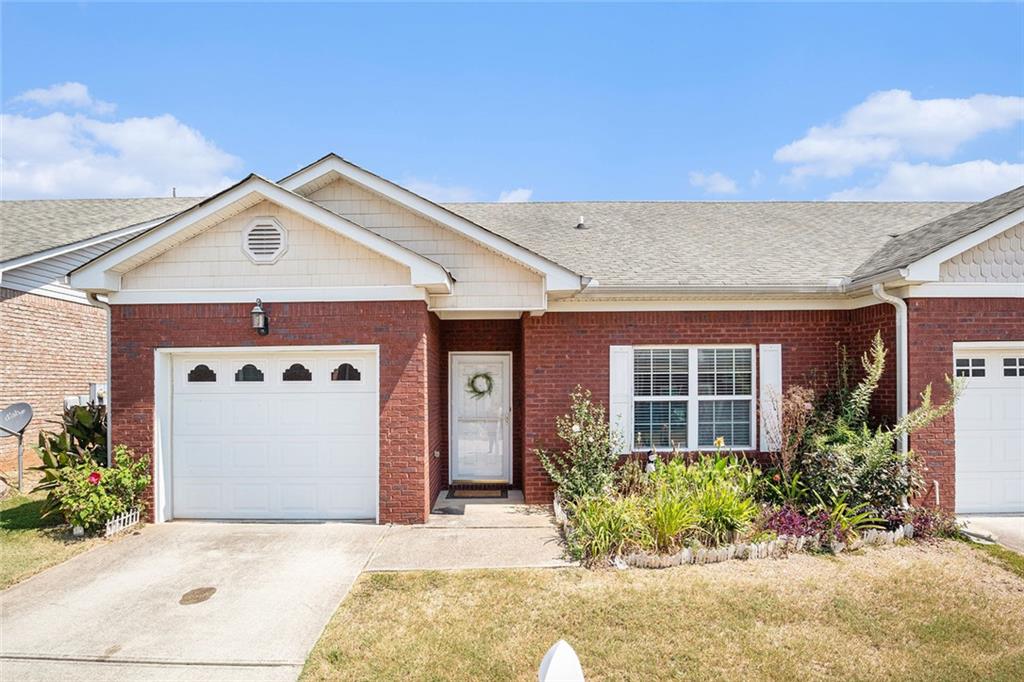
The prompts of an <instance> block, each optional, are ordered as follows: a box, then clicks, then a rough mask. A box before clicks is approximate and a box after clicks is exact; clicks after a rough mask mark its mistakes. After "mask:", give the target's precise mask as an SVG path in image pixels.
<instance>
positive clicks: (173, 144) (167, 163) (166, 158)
mask: <svg viewBox="0 0 1024 682" xmlns="http://www.w3.org/2000/svg"><path fill="white" fill-rule="evenodd" d="M0 149H2V150H3V157H2V159H0V161H2V164H0V165H2V167H0V183H2V185H3V188H4V198H34V197H62V198H73V197H133V196H170V194H171V188H172V187H176V188H177V191H178V195H179V196H206V195H209V194H212V193H213V192H216V191H218V190H220V189H223V188H224V187H227V186H228V185H230V184H232V183H233V182H234V181H235V180H234V179H233V178H232V176H231V172H232V171H234V170H236V169H237V168H238V166H239V165H240V161H239V159H238V158H236V157H235V156H232V155H231V154H228V153H227V152H225V151H223V150H221V149H220V148H219V147H217V145H215V144H214V143H213V142H211V141H210V140H208V139H206V138H205V137H203V135H202V134H201V133H200V132H199V131H198V130H196V129H194V128H191V127H189V126H187V125H185V124H184V123H182V122H181V121H179V120H178V119H176V118H175V117H174V116H171V115H170V114H163V115H161V116H154V117H137V118H127V119H123V120H119V121H116V120H115V121H101V120H98V119H95V118H92V117H89V116H87V115H85V114H71V115H69V114H65V113H61V112H54V113H50V114H47V115H45V116H40V117H32V116H23V115H18V114H3V115H0Z"/></svg>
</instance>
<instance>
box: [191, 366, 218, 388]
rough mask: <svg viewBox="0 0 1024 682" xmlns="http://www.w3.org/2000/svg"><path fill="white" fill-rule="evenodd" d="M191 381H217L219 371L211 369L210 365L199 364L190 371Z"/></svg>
mask: <svg viewBox="0 0 1024 682" xmlns="http://www.w3.org/2000/svg"><path fill="white" fill-rule="evenodd" d="M188 381H189V383H193V384H195V383H212V382H215V381H217V373H216V372H214V371H213V370H212V369H210V367H209V365H203V364H199V365H196V366H195V367H193V368H192V369H191V370H190V371H189V373H188Z"/></svg>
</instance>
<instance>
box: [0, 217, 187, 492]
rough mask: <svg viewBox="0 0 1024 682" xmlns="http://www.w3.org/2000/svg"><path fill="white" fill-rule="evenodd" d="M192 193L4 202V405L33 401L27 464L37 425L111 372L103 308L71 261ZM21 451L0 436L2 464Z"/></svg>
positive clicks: (0, 318) (0, 388)
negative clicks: (71, 275) (75, 277)
mask: <svg viewBox="0 0 1024 682" xmlns="http://www.w3.org/2000/svg"><path fill="white" fill-rule="evenodd" d="M196 201H198V199H174V198H171V199H118V200H105V199H104V200H84V201H3V202H0V409H3V408H4V407H6V406H7V405H10V404H11V403H15V402H27V403H29V404H30V405H31V406H32V411H33V413H34V414H35V417H34V419H33V421H32V423H31V424H30V425H29V428H28V430H27V431H26V432H25V446H26V447H25V459H26V465H27V466H28V465H33V464H36V463H37V461H38V460H37V458H36V457H35V455H34V454H33V452H32V449H31V447H30V446H31V445H33V444H35V442H36V437H37V433H38V431H39V429H40V428H54V426H53V425H52V424H48V423H47V422H48V421H52V420H54V419H56V418H58V416H59V415H60V412H61V410H62V409H63V407H64V404H65V402H66V401H78V400H80V399H81V398H80V397H81V396H86V397H88V396H90V395H93V394H96V393H97V392H99V393H102V390H103V387H104V386H105V385H106V381H107V369H106V367H107V320H106V313H105V312H104V311H103V310H100V309H98V308H96V307H94V306H92V305H90V304H89V301H88V300H87V298H86V295H85V294H84V293H82V292H81V291H76V290H74V289H72V288H71V287H70V286H68V284H67V282H66V281H65V280H66V279H67V273H68V271H69V270H71V269H72V268H75V267H78V266H79V265H82V264H83V263H86V262H88V261H89V260H90V259H92V258H95V257H96V256H98V255H99V254H101V253H103V252H104V251H106V250H108V249H110V248H112V247H114V246H116V245H118V244H120V243H122V242H124V241H125V240H126V239H128V238H129V237H131V236H132V235H133V234H135V233H137V232H139V231H141V230H145V229H146V228H148V227H152V226H153V225H155V224H156V222H154V221H156V220H157V219H159V218H166V217H168V216H170V215H173V214H175V213H178V212H180V211H182V210H183V209H185V208H188V207H189V206H191V205H192V204H194V203H196ZM17 456H18V446H17V441H16V439H14V438H0V472H6V471H13V470H14V469H15V468H16V467H17Z"/></svg>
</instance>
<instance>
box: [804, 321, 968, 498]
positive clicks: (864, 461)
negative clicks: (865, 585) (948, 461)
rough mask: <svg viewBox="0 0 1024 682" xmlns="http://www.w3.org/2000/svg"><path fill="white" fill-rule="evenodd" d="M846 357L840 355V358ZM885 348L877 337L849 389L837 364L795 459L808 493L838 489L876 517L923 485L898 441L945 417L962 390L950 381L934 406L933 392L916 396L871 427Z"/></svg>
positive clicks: (912, 457)
mask: <svg viewBox="0 0 1024 682" xmlns="http://www.w3.org/2000/svg"><path fill="white" fill-rule="evenodd" d="M844 357H845V355H844ZM885 357H886V350H885V345H884V344H883V343H882V337H881V334H876V335H875V337H874V340H873V342H872V345H871V348H870V349H869V350H868V352H867V353H865V354H864V356H863V357H862V358H861V363H862V365H863V367H864V377H863V378H862V379H861V381H860V382H859V383H858V384H857V385H856V386H855V387H854V388H853V389H852V390H851V389H849V388H848V385H849V384H848V381H847V379H846V377H845V371H846V369H845V368H846V363H845V360H844V361H841V362H840V372H841V378H840V379H839V381H838V382H837V384H838V388H837V389H835V390H834V391H832V392H831V393H829V394H827V398H825V399H823V401H822V404H821V405H820V406H819V407H818V409H816V411H815V416H814V418H813V419H812V424H811V426H810V427H809V432H810V436H809V437H808V438H807V446H806V449H805V450H804V451H802V452H801V453H799V454H798V455H797V457H796V458H795V460H794V469H795V470H796V471H797V472H798V473H799V474H800V476H801V479H802V481H803V483H804V484H805V485H806V486H807V488H809V489H810V490H814V491H819V492H823V491H828V490H838V491H843V492H844V493H845V494H846V495H848V496H849V499H850V501H851V502H852V503H855V504H860V503H864V504H866V505H868V506H869V507H870V508H871V509H872V510H874V511H875V512H876V513H885V512H887V511H888V510H890V509H894V508H897V507H902V506H905V505H906V503H907V501H908V500H909V499H911V498H913V497H914V496H915V495H916V494H918V493H919V492H920V491H921V489H922V487H923V485H924V476H923V473H922V469H923V465H922V462H921V460H920V458H919V457H918V456H917V455H916V454H915V453H914V452H912V451H908V452H901V451H900V450H899V448H898V447H897V446H898V444H899V441H900V439H901V438H902V437H903V436H904V435H907V434H909V433H912V432H914V431H916V430H918V429H920V428H923V427H925V426H927V425H928V424H930V423H931V422H933V421H935V420H936V419H939V418H941V417H943V416H945V415H946V414H948V413H949V412H950V411H951V410H952V409H953V406H954V404H955V402H956V400H957V399H958V397H959V395H960V392H961V391H962V389H963V383H962V382H961V381H959V380H950V381H949V389H950V398H949V400H947V401H946V402H944V403H942V404H939V405H936V404H934V403H933V402H932V388H931V386H930V385H929V386H927V387H926V388H925V390H924V391H923V392H922V393H921V395H920V398H921V400H920V405H919V406H918V407H917V408H916V409H914V410H912V411H911V412H910V413H908V414H907V415H905V416H904V417H903V418H902V419H900V420H899V421H897V422H896V423H895V424H894V425H892V426H891V427H888V426H885V425H881V426H877V427H874V428H872V427H871V426H870V425H869V423H868V408H869V406H870V404H871V399H872V396H873V395H874V393H875V391H876V390H877V388H878V384H879V381H880V380H881V377H882V375H883V374H884V371H885Z"/></svg>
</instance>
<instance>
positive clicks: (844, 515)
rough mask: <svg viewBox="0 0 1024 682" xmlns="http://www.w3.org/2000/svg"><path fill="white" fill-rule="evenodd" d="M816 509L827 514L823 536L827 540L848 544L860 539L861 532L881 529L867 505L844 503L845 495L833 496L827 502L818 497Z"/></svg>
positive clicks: (879, 520)
mask: <svg viewBox="0 0 1024 682" xmlns="http://www.w3.org/2000/svg"><path fill="white" fill-rule="evenodd" d="M818 509H820V510H822V511H824V512H825V513H826V514H828V521H827V522H826V526H825V535H826V536H827V538H828V539H829V540H835V541H837V542H844V543H847V544H849V543H850V541H852V540H855V539H856V538H858V537H860V534H861V533H862V532H863V531H865V530H868V529H869V528H881V527H882V519H880V518H879V517H878V516H876V515H875V514H874V512H873V511H872V510H871V509H870V508H869V507H868V505H867V503H865V502H861V503H860V504H854V505H851V504H849V503H848V502H847V501H846V493H842V494H840V495H838V496H833V497H832V499H831V500H830V501H829V502H825V501H824V500H822V499H821V496H820V495H819V496H818Z"/></svg>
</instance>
